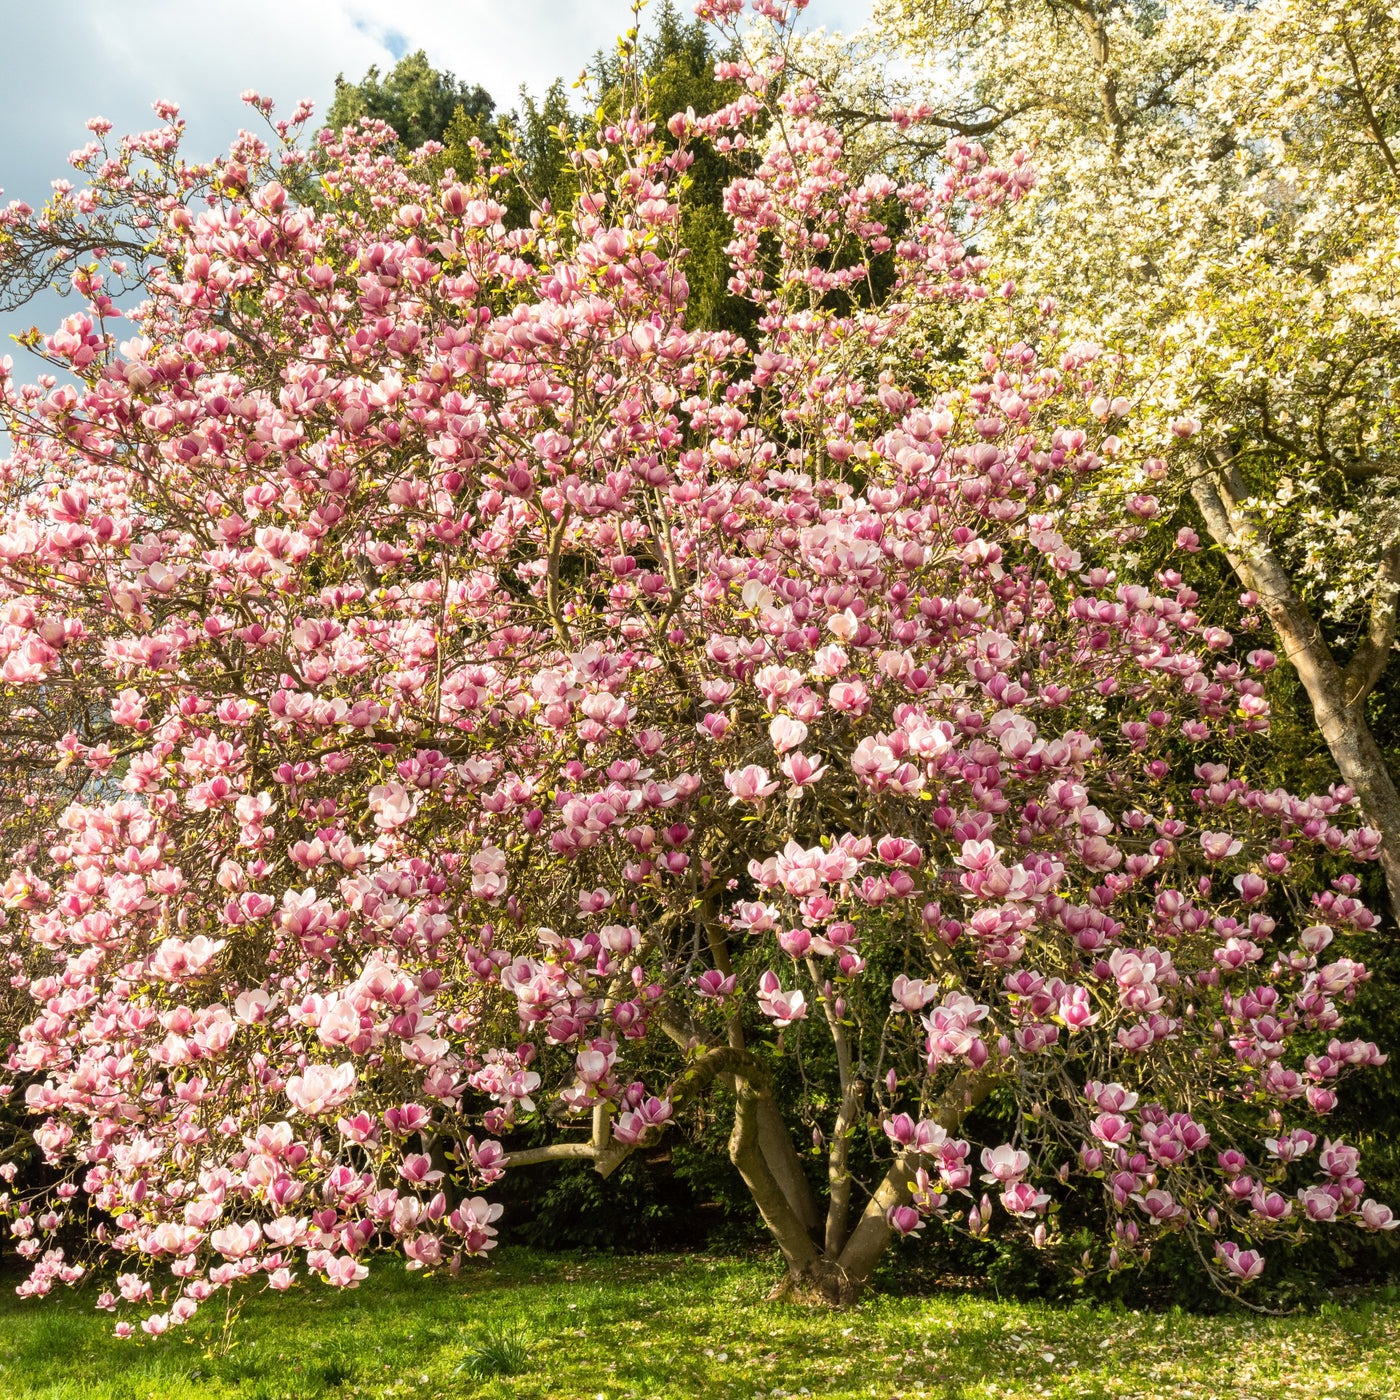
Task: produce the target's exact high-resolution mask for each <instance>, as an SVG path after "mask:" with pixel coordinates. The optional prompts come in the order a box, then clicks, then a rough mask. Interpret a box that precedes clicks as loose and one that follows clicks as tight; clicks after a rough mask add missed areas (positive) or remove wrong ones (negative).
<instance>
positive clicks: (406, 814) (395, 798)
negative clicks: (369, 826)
mask: <svg viewBox="0 0 1400 1400" xmlns="http://www.w3.org/2000/svg"><path fill="white" fill-rule="evenodd" d="M417 808H418V799H417V798H416V797H415V796H414V795H413V794H412V793H411V792H409V791H408V789H407V788H406V787H404V785H403V784H402V783H397V782H395V783H380V784H378V786H376V787H372V788H370V790H369V809H370V811H371V812H373V813H374V824H375V826H377V827H378V828H379V829H380V831H392V830H394V828H395V827H399V826H403V825H404V823H405V822H407V821H409V820H411V818H412V817H413V814H414V812H415V811H417Z"/></svg>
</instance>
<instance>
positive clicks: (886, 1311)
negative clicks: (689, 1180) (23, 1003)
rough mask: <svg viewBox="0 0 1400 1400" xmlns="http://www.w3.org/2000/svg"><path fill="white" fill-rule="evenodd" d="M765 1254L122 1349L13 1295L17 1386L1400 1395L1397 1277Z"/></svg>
mask: <svg viewBox="0 0 1400 1400" xmlns="http://www.w3.org/2000/svg"><path fill="white" fill-rule="evenodd" d="M773 1277H774V1271H773V1266H772V1264H771V1263H770V1262H767V1261H765V1260H763V1259H761V1258H760V1259H743V1258H738V1259H733V1258H715V1257H712V1256H685V1257H677V1256H666V1257H659V1258H625V1259H606V1258H596V1257H590V1258H583V1259H581V1258H576V1257H569V1256H564V1257H560V1256H557V1255H546V1254H540V1253H534V1252H531V1251H528V1250H524V1249H520V1248H509V1249H503V1250H502V1251H501V1253H500V1257H499V1258H498V1259H496V1260H495V1261H494V1262H493V1263H491V1264H489V1265H486V1266H483V1267H479V1268H473V1269H471V1270H468V1271H465V1272H464V1275H463V1277H462V1278H460V1279H456V1280H453V1279H450V1278H445V1277H444V1278H432V1279H424V1278H422V1277H420V1276H417V1275H413V1274H407V1273H405V1272H404V1271H403V1270H402V1269H400V1268H398V1267H396V1266H394V1265H392V1264H381V1265H380V1266H379V1267H378V1268H377V1269H375V1270H374V1271H372V1272H371V1275H370V1277H369V1279H367V1280H366V1282H365V1283H364V1284H362V1285H361V1286H360V1288H359V1289H358V1290H357V1291H355V1292H351V1293H339V1294H332V1293H331V1292H330V1290H327V1289H322V1288H319V1287H318V1288H314V1289H308V1290H305V1291H300V1292H298V1291H294V1292H293V1293H291V1294H290V1295H287V1296H275V1295H263V1296H260V1297H257V1298H255V1299H253V1300H252V1301H250V1302H249V1303H248V1305H247V1307H246V1308H245V1310H244V1313H243V1316H242V1318H241V1320H240V1321H239V1323H238V1324H237V1326H236V1327H235V1328H234V1329H233V1331H232V1333H231V1337H230V1341H229V1343H228V1344H227V1345H224V1344H223V1342H222V1341H221V1336H220V1333H221V1326H222V1322H223V1311H222V1309H219V1310H217V1311H213V1310H210V1311H208V1312H207V1313H201V1314H200V1315H199V1316H198V1317H197V1318H196V1319H195V1321H194V1322H193V1323H191V1324H190V1325H189V1326H187V1327H185V1328H184V1329H181V1330H179V1331H176V1332H172V1333H169V1334H167V1336H166V1337H164V1338H162V1339H161V1340H160V1341H157V1342H151V1341H148V1340H146V1339H144V1338H143V1340H142V1341H141V1342H130V1341H128V1342H118V1341H116V1340H114V1339H113V1338H112V1337H111V1325H112V1320H111V1318H109V1317H107V1316H106V1315H104V1314H99V1313H96V1312H95V1311H94V1310H93V1309H92V1305H91V1297H92V1293H91V1292H84V1293H82V1294H79V1295H72V1294H64V1295H63V1296H55V1297H52V1298H49V1299H46V1300H43V1301H20V1300H19V1299H17V1298H15V1297H14V1295H13V1292H12V1291H11V1287H12V1280H11V1279H6V1280H5V1281H4V1284H3V1290H4V1291H3V1296H0V1396H3V1397H4V1400H40V1397H42V1398H43V1400H147V1397H150V1400H215V1397H218V1400H254V1398H255V1397H256V1398H257V1400H315V1397H321V1396H346V1397H348V1396H400V1395H401V1396H422V1397H457V1396H477V1397H494V1398H495V1400H517V1397H518V1398H519V1400H526V1397H540V1398H541V1400H544V1398H545V1397H548V1400H574V1397H578V1400H594V1397H606V1400H623V1397H626V1396H636V1397H648V1396H656V1397H664V1400H670V1398H671V1397H682V1396H703V1397H705V1398H706V1400H728V1397H740V1400H749V1397H754V1396H764V1397H782V1396H798V1395H813V1396H831V1397H838V1396H857V1395H859V1396H870V1395H875V1396H880V1397H886V1400H889V1398H890V1397H896V1396H903V1397H911V1396H936V1397H948V1400H954V1398H955V1397H956V1400H991V1397H998V1400H1004V1398H1005V1397H1027V1400H1029V1397H1040V1396H1054V1397H1062V1398H1063V1400H1069V1398H1070V1397H1074V1400H1081V1397H1095V1398H1096V1400H1129V1397H1159V1396H1160V1397H1172V1400H1226V1397H1237V1398H1239V1400H1242V1398H1243V1397H1258V1400H1266V1397H1267V1400H1285V1398H1286V1400H1295V1398H1296V1400H1326V1397H1328V1396H1334V1397H1338V1400H1341V1397H1348V1398H1349V1400H1361V1397H1374V1398H1375V1400H1381V1398H1382V1397H1386V1400H1389V1397H1396V1396H1400V1301H1397V1300H1396V1295H1395V1293H1394V1292H1393V1291H1389V1292H1387V1293H1386V1294H1384V1295H1377V1296H1375V1297H1372V1298H1368V1299H1364V1300H1362V1301H1360V1302H1354V1303H1351V1304H1349V1305H1347V1306H1345V1307H1343V1306H1339V1305H1330V1306H1328V1307H1325V1308H1323V1309H1322V1310H1321V1311H1317V1312H1312V1313H1307V1314H1300V1315H1298V1316H1294V1317H1286V1318H1266V1317H1259V1316H1255V1315H1252V1314H1244V1313H1236V1314H1230V1315H1226V1316H1221V1317H1211V1318H1202V1317H1194V1316H1190V1315H1188V1314H1184V1313H1180V1312H1170V1313H1161V1314H1153V1313H1147V1312H1142V1313H1139V1312H1131V1311H1124V1310H1115V1309H1112V1308H1100V1307H1091V1306H1088V1305H1079V1306H1075V1307H1054V1306H1046V1305H1032V1304H1025V1303H1008V1302H998V1301H996V1300H995V1299H993V1298H991V1297H989V1296H986V1295H984V1294H978V1293H968V1292H948V1293H943V1294H937V1295H934V1296H931V1297H924V1298H898V1297H881V1296H875V1297H872V1298H870V1299H869V1300H867V1301H866V1302H864V1303H862V1304H861V1305H860V1306H859V1307H856V1308H853V1309H852V1310H850V1311H849V1312H844V1313H825V1312H820V1311H813V1310H811V1309H809V1308H806V1307H803V1306H800V1305H794V1304H788V1303H770V1302H766V1301H765V1300H764V1295H765V1294H766V1293H767V1291H768V1289H769V1287H770V1285H771V1284H772V1281H773Z"/></svg>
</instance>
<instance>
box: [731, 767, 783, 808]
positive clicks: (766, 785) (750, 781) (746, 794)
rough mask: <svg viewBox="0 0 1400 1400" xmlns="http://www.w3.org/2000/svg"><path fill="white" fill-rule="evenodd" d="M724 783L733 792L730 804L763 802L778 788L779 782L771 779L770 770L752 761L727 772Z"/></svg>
mask: <svg viewBox="0 0 1400 1400" xmlns="http://www.w3.org/2000/svg"><path fill="white" fill-rule="evenodd" d="M724 785H725V787H727V788H728V789H729V791H730V792H731V793H732V794H733V796H732V797H731V798H730V799H729V803H730V806H733V805H734V804H735V803H736V802H762V801H763V799H764V798H765V797H771V796H772V795H773V794H774V793H775V792H777V790H778V784H777V783H776V782H774V781H772V780H770V779H769V777H768V770H767V769H766V768H761V767H759V765H758V764H757V763H751V764H749V765H748V767H747V768H741V769H739V770H738V771H737V772H731V773H726V774H725V775H724Z"/></svg>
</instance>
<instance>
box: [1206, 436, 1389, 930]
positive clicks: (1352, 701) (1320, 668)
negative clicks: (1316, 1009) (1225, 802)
mask: <svg viewBox="0 0 1400 1400" xmlns="http://www.w3.org/2000/svg"><path fill="white" fill-rule="evenodd" d="M1192 495H1193V497H1194V498H1195V501H1196V504H1197V505H1198V506H1199V508H1200V511H1201V514H1202V515H1203V516H1204V517H1205V522H1206V528H1207V529H1209V531H1210V533H1211V535H1212V536H1213V537H1214V538H1215V541H1216V543H1217V544H1219V545H1220V547H1221V548H1222V549H1224V550H1225V553H1226V556H1227V557H1228V558H1229V561H1230V564H1231V567H1232V568H1233V569H1234V571H1235V573H1236V575H1237V576H1238V578H1239V579H1240V582H1241V583H1243V584H1244V586H1245V587H1246V588H1248V589H1252V590H1253V591H1254V592H1256V593H1257V594H1258V595H1259V598H1260V601H1261V603H1262V604H1263V607H1264V610H1265V612H1266V613H1267V614H1268V616H1269V621H1270V622H1272V623H1273V626H1274V631H1275V633H1276V634H1277V636H1278V639H1279V642H1280V644H1281V646H1282V647H1283V651H1284V654H1285V655H1286V656H1287V657H1288V660H1289V661H1290V662H1291V663H1292V665H1293V667H1294V669H1295V670H1296V671H1297V673H1298V678H1299V680H1301V681H1302V683H1303V688H1304V689H1305V690H1306V691H1307V694H1308V699H1309V700H1310V701H1311V702H1312V707H1313V714H1314V716H1315V718H1316V720H1317V727H1318V729H1319V730H1320V731H1321V733H1322V738H1323V742H1324V743H1326V745H1327V748H1328V750H1329V751H1330V752H1331V754H1332V758H1333V760H1334V761H1335V763H1336V765H1337V770H1338V772H1339V773H1340V774H1341V776H1342V779H1343V781H1344V782H1345V783H1346V784H1347V785H1348V786H1349V787H1350V788H1351V789H1352V790H1353V791H1354V792H1355V793H1356V795H1357V798H1358V799H1359V800H1360V803H1361V809H1362V812H1363V813H1364V815H1365V817H1366V820H1367V822H1368V824H1369V825H1371V826H1373V827H1374V828H1375V829H1376V830H1377V831H1379V832H1380V836H1381V843H1380V850H1379V854H1378V860H1379V863H1380V867H1381V871H1382V873H1383V875H1384V876H1385V883H1386V889H1387V891H1388V892H1389V895H1390V907H1391V912H1392V914H1393V915H1395V916H1396V917H1400V790H1397V788H1396V785H1395V778H1394V776H1393V775H1392V773H1391V772H1390V768H1389V766H1388V765H1387V763H1386V761H1385V755H1384V754H1383V753H1382V752H1381V748H1380V745H1379V744H1378V743H1377V742H1376V736H1375V735H1374V734H1373V733H1372V732H1371V726H1370V724H1369V723H1368V722H1367V719H1366V697H1367V695H1369V694H1370V692H1371V690H1372V689H1373V688H1374V687H1375V684H1376V681H1377V680H1379V678H1380V674H1381V671H1382V670H1383V669H1384V666H1385V663H1386V660H1387V658H1388V657H1389V655H1390V651H1391V648H1392V647H1393V645H1394V642H1395V629H1396V589H1395V584H1396V580H1397V577H1400V541H1397V542H1393V543H1392V544H1391V546H1390V548H1389V549H1388V550H1387V551H1386V554H1385V556H1384V558H1383V560H1382V563H1381V568H1380V571H1379V576H1378V579H1377V585H1376V592H1375V595H1374V598H1373V600H1372V606H1371V617H1370V625H1369V628H1368V634H1367V637H1366V640H1365V641H1364V642H1363V643H1362V645H1361V647H1360V648H1359V649H1358V651H1357V654H1356V655H1355V656H1354V657H1353V658H1352V660H1351V662H1350V664H1349V665H1347V666H1346V667H1345V668H1344V667H1342V666H1341V665H1339V664H1338V662H1337V660H1336V658H1335V657H1334V656H1333V655H1332V650H1331V648H1330V647H1329V646H1328V644H1327V640H1326V638H1325V637H1324V636H1323V635H1322V629H1321V628H1320V627H1319V626H1318V624H1317V620H1316V618H1314V617H1313V615H1312V613H1311V612H1310V610H1309V609H1308V606H1307V604H1306V603H1305V602H1304V601H1303V599H1302V598H1301V597H1300V596H1299V594H1298V591H1297V589H1295V588H1294V587H1293V581H1292V579H1291V578H1290V577H1289V575H1288V571H1287V570H1286V568H1285V567H1284V565H1283V562H1282V560H1281V559H1280V558H1279V556H1278V553H1277V551H1276V550H1275V549H1274V548H1273V546H1272V545H1271V544H1270V542H1269V540H1268V539H1267V537H1266V535H1265V533H1264V531H1263V529H1262V528H1260V527H1259V526H1258V525H1257V524H1256V522H1254V521H1253V520H1252V519H1251V518H1250V516H1249V514H1248V512H1247V510H1246V509H1245V507H1244V501H1245V500H1246V499H1247V490H1246V488H1245V485H1244V482H1243V480H1242V479H1241V478H1240V475H1239V472H1238V469H1236V468H1234V467H1233V466H1232V465H1231V464H1229V463H1228V462H1221V461H1218V460H1216V461H1214V462H1212V470H1211V471H1210V474H1209V475H1208V476H1206V477H1203V478H1202V479H1200V480H1198V481H1197V482H1196V483H1195V484H1194V485H1193V487H1192Z"/></svg>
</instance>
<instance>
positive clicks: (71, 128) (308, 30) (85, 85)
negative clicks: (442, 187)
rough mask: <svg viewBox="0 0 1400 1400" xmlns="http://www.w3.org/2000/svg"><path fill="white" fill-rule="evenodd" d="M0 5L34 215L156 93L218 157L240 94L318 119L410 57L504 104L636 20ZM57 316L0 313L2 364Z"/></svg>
mask: <svg viewBox="0 0 1400 1400" xmlns="http://www.w3.org/2000/svg"><path fill="white" fill-rule="evenodd" d="M683 8H685V6H684V5H683ZM3 9H4V24H3V31H4V32H3V40H0V190H3V191H4V199H5V200H10V199H23V200H25V201H27V202H29V203H31V204H35V205H38V204H39V203H41V202H42V201H43V199H44V197H45V195H46V194H47V192H48V187H49V182H50V181H51V180H53V179H55V178H60V177H63V176H65V175H67V174H70V173H71V172H70V171H69V169H68V166H67V157H68V153H69V152H70V151H72V150H74V149H76V148H77V147H79V146H81V145H83V144H84V143H85V142H86V141H87V140H88V133H87V132H86V131H85V130H84V129H83V123H84V122H85V121H86V120H87V119H88V118H89V117H94V116H102V117H106V118H108V119H109V120H110V121H112V122H114V123H115V125H116V129H117V131H118V132H121V131H138V130H145V129H147V128H149V127H151V126H153V125H154V124H155V119H154V117H153V115H152V113H151V109H150V103H151V101H152V100H153V99H155V98H167V99H169V100H171V101H175V102H178V103H179V104H180V106H181V109H182V113H183V115H184V116H185V118H186V120H187V121H188V123H189V131H188V137H187V142H188V147H187V148H188V150H189V151H190V152H191V153H196V154H198V155H200V156H204V155H213V154H215V153H217V152H219V151H221V150H223V149H224V148H226V147H227V145H228V142H229V140H230V138H231V137H232V136H233V135H234V134H235V132H236V131H237V130H238V129H239V128H240V127H243V126H253V125H256V122H257V119H256V118H255V117H254V116H253V114H252V113H250V112H249V111H248V109H247V108H246V107H244V106H243V105H242V103H241V102H240V101H239V96H238V95H239V93H240V92H242V91H243V90H244V89H245V88H256V89H257V90H258V91H259V92H262V93H265V94H266V95H267V96H269V97H273V98H275V99H276V100H277V103H278V106H279V108H280V109H281V110H282V111H284V112H286V111H289V110H290V109H291V108H292V106H293V105H295V103H296V102H297V100H298V99H300V98H302V97H309V98H311V99H312V100H313V101H314V102H315V103H316V106H317V110H318V112H324V110H325V106H326V103H327V102H328V101H329V98H330V95H331V93H332V91H333V89H334V85H335V77H336V74H337V73H338V72H343V73H344V74H345V75H346V76H347V77H349V78H352V79H353V78H358V77H359V76H360V75H361V74H363V73H364V71H365V69H367V68H368V67H369V66H370V64H372V63H377V64H379V65H380V67H381V69H382V68H385V67H388V66H391V65H392V64H393V62H394V59H395V58H396V57H398V56H399V55H401V54H403V53H405V52H407V51H409V50H412V49H417V48H422V49H426V50H427V53H428V56H429V58H430V59H431V60H432V61H433V63H434V64H436V65H437V66H438V67H441V68H448V69H451V70H452V71H453V72H454V73H456V74H457V76H458V77H460V78H464V79H466V80H468V81H470V82H474V83H480V84H481V85H482V86H483V87H485V88H486V89H487V90H488V91H489V92H490V93H491V94H492V96H493V97H495V98H496V101H497V103H498V104H499V105H501V106H502V107H509V106H511V105H512V103H513V101H514V98H515V95H516V92H517V91H518V89H519V88H520V86H521V84H524V85H526V86H527V87H529V88H531V89H532V90H533V91H536V92H539V91H542V90H543V89H544V88H545V87H546V86H547V85H548V84H549V82H550V81H551V80H552V79H554V78H555V77H557V76H563V77H565V78H566V79H569V80H572V79H573V78H574V77H576V76H577V74H578V72H579V70H580V69H581V68H582V67H583V65H584V64H585V63H586V62H587V60H588V59H589V58H590V57H591V56H592V54H593V53H595V52H596V51H597V50H598V49H599V48H601V47H607V46H610V45H611V43H612V40H613V38H614V37H615V36H616V35H617V34H618V33H620V32H621V31H622V30H624V29H626V28H627V26H628V24H629V23H630V16H631V3H630V0H394V3H393V4H392V5H385V4H382V3H380V4H370V3H365V2H364V0H141V3H139V4H133V3H114V0H47V3H45V4H42V5H38V4H20V3H17V0H10V2H9V3H6V4H4V5H3ZM869 9H870V4H869V0H812V3H811V5H810V7H809V9H808V11H807V15H806V18H805V24H806V25H807V26H808V27H814V26H816V25H819V24H824V25H826V26H827V27H828V28H831V29H844V30H849V29H854V28H855V27H857V26H858V25H859V24H860V23H861V22H862V21H863V20H864V19H865V18H866V16H867V15H868V13H869ZM62 314H63V310H62V308H61V307H60V306H59V305H58V304H57V302H56V301H54V300H51V299H48V298H45V299H44V301H43V302H42V303H40V304H36V305H32V306H31V307H30V308H29V309H28V310H27V312H26V313H22V314H21V315H19V316H11V317H0V354H5V353H7V352H9V353H14V354H16V356H17V358H18V357H19V356H20V354H21V352H18V351H17V350H15V348H14V347H13V346H12V345H11V344H10V342H9V336H10V334H11V333H12V332H13V331H15V330H17V329H20V328H22V327H25V326H29V325H33V324H36V323H37V324H39V325H40V326H42V327H44V328H45V329H47V328H48V327H49V325H50V323H52V322H54V321H56V319H57V318H58V317H59V316H61V315H62Z"/></svg>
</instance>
